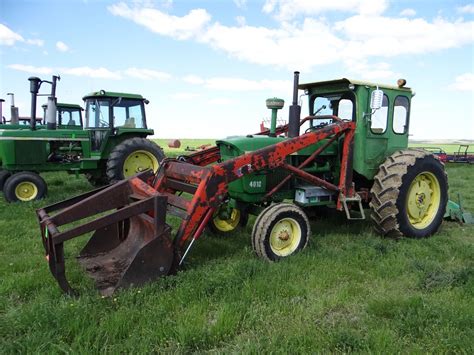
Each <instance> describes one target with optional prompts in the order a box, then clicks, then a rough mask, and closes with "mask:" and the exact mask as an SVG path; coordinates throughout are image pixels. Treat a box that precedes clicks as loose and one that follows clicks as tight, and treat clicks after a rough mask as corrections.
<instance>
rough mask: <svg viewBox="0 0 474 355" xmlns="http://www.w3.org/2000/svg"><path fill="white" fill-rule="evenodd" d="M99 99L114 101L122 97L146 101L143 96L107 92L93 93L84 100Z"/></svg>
mask: <svg viewBox="0 0 474 355" xmlns="http://www.w3.org/2000/svg"><path fill="white" fill-rule="evenodd" d="M97 97H104V98H113V99H115V98H118V97H122V98H124V99H132V100H145V98H144V97H143V96H142V95H138V94H129V93H125V92H113V91H105V90H100V91H95V92H91V93H90V94H88V95H86V96H84V97H83V98H82V99H83V100H86V99H91V98H97Z"/></svg>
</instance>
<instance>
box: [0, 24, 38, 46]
mask: <svg viewBox="0 0 474 355" xmlns="http://www.w3.org/2000/svg"><path fill="white" fill-rule="evenodd" d="M16 42H23V43H26V44H29V45H33V46H38V47H42V46H43V45H44V41H43V40H42V39H39V38H31V39H24V38H23V37H22V36H21V35H19V34H18V33H16V32H13V31H12V30H11V29H10V28H8V27H7V26H5V25H4V24H1V23H0V45H3V46H13V45H14V44H15V43H16Z"/></svg>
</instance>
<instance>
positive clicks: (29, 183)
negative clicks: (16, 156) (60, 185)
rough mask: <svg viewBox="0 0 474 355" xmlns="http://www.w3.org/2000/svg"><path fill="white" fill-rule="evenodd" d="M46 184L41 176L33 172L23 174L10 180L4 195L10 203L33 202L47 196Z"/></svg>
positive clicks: (16, 175) (5, 187) (7, 182)
mask: <svg viewBox="0 0 474 355" xmlns="http://www.w3.org/2000/svg"><path fill="white" fill-rule="evenodd" d="M46 192H47V186H46V182H45V181H44V180H43V178H42V177H41V176H39V175H38V174H36V173H32V172H28V171H25V172H21V173H17V174H14V175H12V176H10V177H9V178H8V180H7V181H6V183H5V186H4V188H3V194H4V195H5V199H6V200H7V201H8V202H16V201H22V202H27V201H33V200H39V199H42V198H43V197H45V196H46Z"/></svg>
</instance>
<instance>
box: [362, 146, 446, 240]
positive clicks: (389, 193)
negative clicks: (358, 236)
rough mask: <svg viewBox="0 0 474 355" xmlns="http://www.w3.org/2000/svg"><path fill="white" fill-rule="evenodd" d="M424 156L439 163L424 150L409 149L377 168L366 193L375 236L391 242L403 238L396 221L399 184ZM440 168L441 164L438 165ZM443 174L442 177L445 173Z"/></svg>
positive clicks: (390, 157) (395, 154)
mask: <svg viewBox="0 0 474 355" xmlns="http://www.w3.org/2000/svg"><path fill="white" fill-rule="evenodd" d="M428 156H432V157H434V158H435V159H437V160H438V161H439V159H438V158H437V157H436V156H435V155H433V154H431V153H430V152H428V151H426V150H424V149H417V148H412V149H406V150H400V151H397V152H395V153H394V154H392V155H391V156H389V157H388V158H387V159H386V160H385V162H384V163H383V164H382V165H381V166H380V168H379V171H378V173H377V175H376V176H375V178H374V184H373V186H372V189H371V190H370V194H371V201H370V208H371V210H372V213H371V219H372V222H373V227H374V230H375V232H376V233H378V234H381V235H383V236H387V237H393V238H400V237H402V236H403V233H402V232H401V230H400V225H399V223H398V221H397V218H396V216H397V215H398V213H399V211H398V208H397V205H396V202H397V198H398V195H399V193H400V188H401V186H402V180H403V177H404V176H405V174H407V171H408V169H409V167H411V166H413V165H415V163H416V162H417V161H418V160H420V159H425V158H427V157H428ZM440 164H442V163H441V161H440ZM443 171H444V169H443ZM444 174H445V177H446V171H444ZM446 180H447V177H446Z"/></svg>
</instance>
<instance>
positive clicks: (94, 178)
mask: <svg viewBox="0 0 474 355" xmlns="http://www.w3.org/2000/svg"><path fill="white" fill-rule="evenodd" d="M85 175H86V179H87V181H89V183H90V184H91V185H92V186H95V187H100V186H104V185H107V184H108V183H109V180H108V179H107V176H106V175H95V174H90V173H86V174H85Z"/></svg>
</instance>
